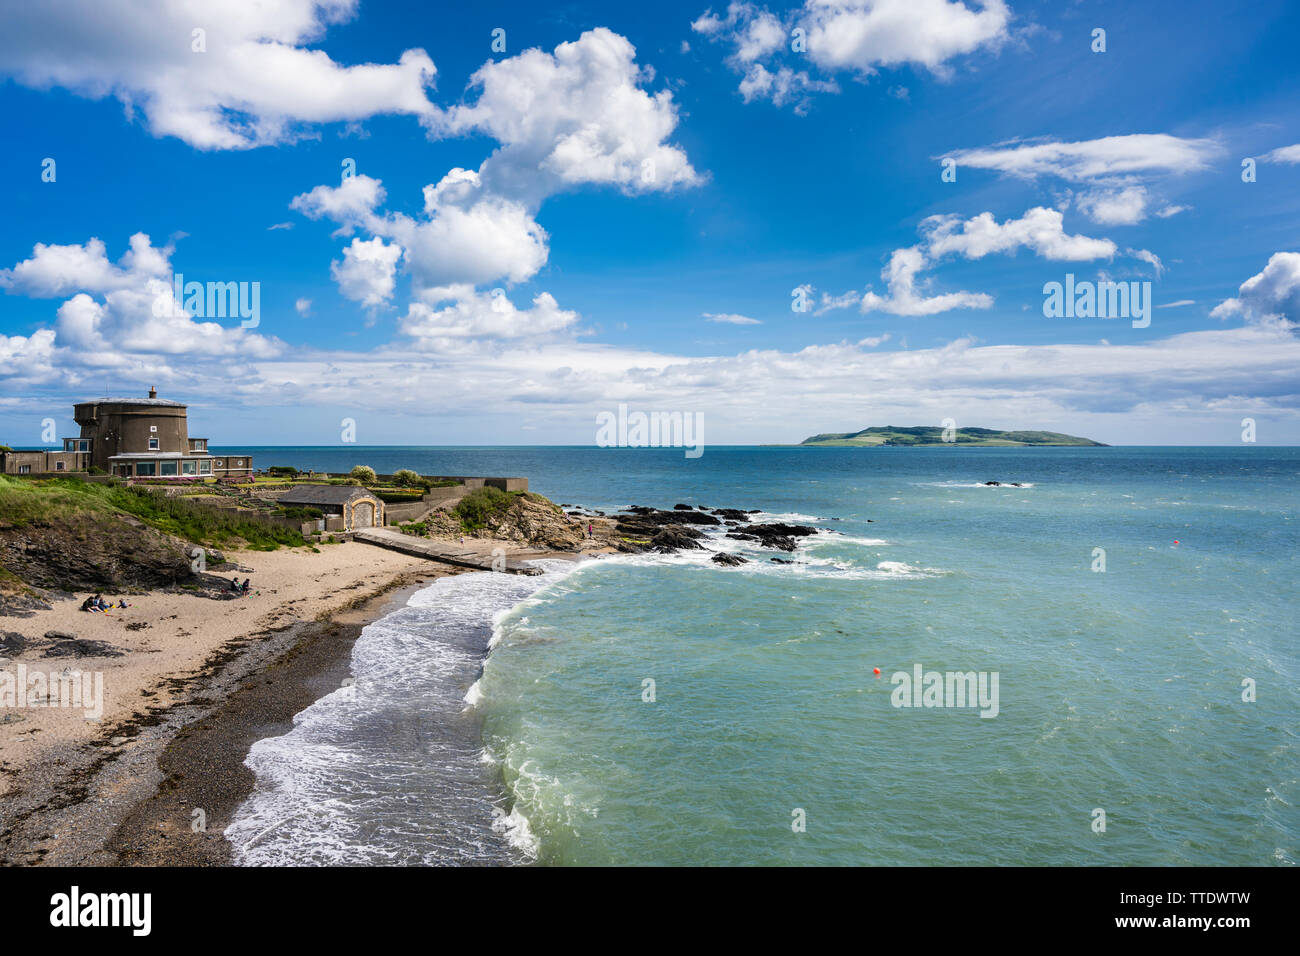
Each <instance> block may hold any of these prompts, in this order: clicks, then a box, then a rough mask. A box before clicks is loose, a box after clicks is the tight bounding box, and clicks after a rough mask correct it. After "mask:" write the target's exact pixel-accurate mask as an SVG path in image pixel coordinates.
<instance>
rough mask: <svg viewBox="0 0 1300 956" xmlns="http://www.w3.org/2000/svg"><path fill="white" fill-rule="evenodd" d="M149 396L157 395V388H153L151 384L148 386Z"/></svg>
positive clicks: (154, 396)
mask: <svg viewBox="0 0 1300 956" xmlns="http://www.w3.org/2000/svg"><path fill="white" fill-rule="evenodd" d="M149 397H150V398H157V397H158V389H156V388H154V387H153V386H152V385H150V386H149Z"/></svg>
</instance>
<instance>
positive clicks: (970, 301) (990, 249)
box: [824, 206, 1160, 316]
mask: <svg viewBox="0 0 1300 956" xmlns="http://www.w3.org/2000/svg"><path fill="white" fill-rule="evenodd" d="M920 232H921V235H922V242H921V243H920V244H918V245H915V246H911V247H909V248H906V249H895V250H894V252H893V254H892V255H891V256H890V259H889V263H888V264H887V265H886V266H885V268H884V270H882V272H881V278H882V279H884V280H885V284H886V286H887V287H888V290H889V291H888V294H887V295H884V296H882V295H879V294H877V293H875V292H870V291H868V292H867V293H866V294H865V295H863V296H862V300H861V304H860V309H861V310H862V311H863V312H875V311H880V312H890V313H893V314H894V315H910V316H918V315H935V314H936V313H939V312H947V311H950V310H952V309H987V308H990V307H992V305H993V297H992V296H990V295H987V294H985V293H982V292H950V293H944V294H938V295H932V296H930V295H926V294H925V292H924V286H925V283H920V284H918V281H917V275H918V274H919V273H920V272H922V271H923V270H925V269H929V268H931V267H933V266H934V265H935V264H936V263H937V262H939V261H940V260H941V259H943V258H944V257H945V256H961V257H963V258H965V259H983V258H984V257H985V256H989V255H993V254H1014V253H1015V252H1017V251H1018V250H1019V249H1022V248H1024V249H1029V250H1030V251H1032V252H1033V253H1034V254H1035V255H1037V256H1039V257H1041V258H1043V259H1049V260H1052V261H1055V262H1088V261H1092V260H1095V259H1110V258H1112V257H1114V255H1115V254H1116V253H1117V252H1118V248H1117V247H1116V245H1115V243H1113V242H1111V241H1110V240H1109V239H1094V238H1091V237H1090V236H1084V235H1070V234H1069V233H1067V232H1066V231H1065V228H1064V220H1063V216H1062V214H1061V212H1060V210H1057V209H1047V208H1045V207H1042V206H1035V207H1034V208H1032V209H1029V210H1026V211H1025V214H1024V215H1023V216H1021V217H1020V218H1019V219H1008V220H1006V221H1005V222H1001V223H999V222H998V221H997V219H996V218H994V216H993V214H992V213H991V212H983V213H980V214H979V215H978V216H973V217H971V218H970V219H965V220H963V219H962V218H961V217H960V216H957V215H939V216H929V217H927V218H926V219H924V220H922V222H921V226H920ZM1128 254H1129V255H1131V256H1133V257H1134V258H1137V259H1142V260H1143V261H1146V262H1150V263H1151V264H1152V265H1154V266H1155V267H1156V269H1157V271H1159V269H1160V260H1159V259H1158V258H1156V257H1155V255H1154V254H1152V253H1150V252H1148V251H1147V250H1145V249H1138V250H1133V249H1130V250H1128ZM824 298H825V297H824Z"/></svg>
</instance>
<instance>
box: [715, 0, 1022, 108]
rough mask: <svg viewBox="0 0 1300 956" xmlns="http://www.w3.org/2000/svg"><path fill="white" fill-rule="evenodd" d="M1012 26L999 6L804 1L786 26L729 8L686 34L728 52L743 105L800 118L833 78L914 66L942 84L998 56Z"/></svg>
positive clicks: (996, 0)
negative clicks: (979, 58)
mask: <svg viewBox="0 0 1300 956" xmlns="http://www.w3.org/2000/svg"><path fill="white" fill-rule="evenodd" d="M1010 22H1011V11H1010V10H1009V9H1008V7H1007V5H1006V4H1005V3H1004V2H1003V0H969V2H962V0H806V2H805V3H804V5H803V7H802V8H801V9H799V10H796V11H793V12H791V13H790V14H788V15H787V16H785V17H784V18H781V17H778V16H776V15H775V14H773V13H772V12H771V11H769V10H768V9H767V8H766V7H760V6H758V5H757V4H754V3H749V2H734V3H731V4H729V5H728V6H727V9H726V12H725V14H717V13H714V12H713V11H712V10H708V11H706V12H705V13H704V14H702V15H701V16H700V17H698V18H697V19H696V20H695V21H694V22H693V23H692V24H691V29H692V30H694V31H695V32H696V33H698V34H700V35H701V36H704V37H707V38H708V39H709V40H711V41H714V42H721V43H725V44H727V45H728V46H730V47H731V52H730V53H729V54H728V56H727V60H726V62H727V65H728V66H730V67H731V68H732V69H733V70H735V71H736V72H737V73H740V74H741V75H742V79H741V83H740V92H741V95H742V96H743V97H744V99H745V102H747V103H748V102H750V101H751V100H754V99H770V100H772V102H773V104H774V105H776V106H782V105H784V104H786V103H791V102H793V103H795V104H796V106H795V109H796V112H804V111H806V110H807V108H808V105H809V98H808V96H807V95H806V94H807V93H810V92H837V91H838V90H839V86H838V84H837V83H836V82H835V79H834V78H835V75H836V74H837V73H849V74H851V75H854V76H857V77H865V76H871V75H874V74H875V73H877V72H878V71H879V70H881V69H890V68H896V67H901V66H904V65H913V66H919V67H922V68H924V69H927V70H929V71H930V72H931V73H934V74H935V75H937V76H940V77H948V76H949V75H951V73H952V66H951V63H952V61H953V60H954V59H955V58H957V57H960V56H963V55H966V54H970V53H974V52H975V51H977V50H981V49H983V50H989V51H995V50H997V49H998V48H999V47H1000V46H1001V45H1002V43H1004V42H1005V41H1006V40H1007V39H1008V37H1009V35H1010V34H1009V26H1010ZM778 54H780V56H781V57H784V58H786V59H787V60H789V59H796V60H797V61H798V62H809V61H810V62H811V63H812V64H813V65H814V66H815V67H816V68H817V69H818V70H820V71H821V72H822V74H824V76H825V78H824V79H823V78H815V77H811V76H810V74H809V71H807V70H806V69H800V68H799V67H798V66H790V65H788V63H784V62H777V56H778ZM903 93H904V95H905V94H906V90H903ZM891 95H896V94H893V93H892V91H891Z"/></svg>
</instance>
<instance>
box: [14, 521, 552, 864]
mask: <svg viewBox="0 0 1300 956" xmlns="http://www.w3.org/2000/svg"><path fill="white" fill-rule="evenodd" d="M529 556H530V557H531V556H532V555H531V554H530V555H529ZM230 557H231V558H232V559H233V560H234V561H236V562H237V563H238V564H239V565H240V566H241V567H244V568H251V569H252V570H253V573H254V575H255V576H256V578H257V580H258V582H259V584H258V585H255V592H254V594H253V595H252V596H250V597H249V598H247V599H244V600H242V601H240V602H225V601H215V600H213V599H212V598H210V597H206V596H201V595H191V594H176V593H166V592H163V593H158V592H155V593H150V594H144V595H126V597H127V598H128V601H129V603H130V604H131V607H130V608H129V609H125V610H120V611H118V612H115V614H110V615H98V614H94V615H92V614H85V613H81V612H79V611H78V610H77V608H78V607H79V603H80V602H79V600H78V599H76V598H70V599H68V600H62V601H56V602H55V603H54V605H53V606H52V607H51V608H50V609H49V610H44V611H37V612H36V613H35V614H33V615H32V616H30V617H28V618H13V617H8V618H4V619H0V629H3V630H5V631H6V632H7V633H8V634H9V635H10V638H11V642H12V639H13V636H14V635H22V636H23V637H24V638H25V639H26V640H27V641H28V646H27V647H26V648H24V649H23V650H22V651H21V653H18V654H16V655H11V656H8V657H5V658H3V659H2V660H0V667H3V668H6V669H8V670H10V671H13V670H14V669H15V668H16V667H17V666H19V665H23V666H25V667H26V668H28V669H30V670H37V669H39V668H42V667H45V668H48V669H49V670H50V671H51V674H52V675H53V673H54V671H55V669H56V668H57V669H62V670H65V671H66V669H67V668H69V666H71V667H74V668H78V669H80V670H82V671H92V670H94V671H98V672H100V673H102V674H103V676H104V685H105V693H104V701H103V715H102V717H101V718H100V719H99V720H87V719H85V718H84V716H83V714H82V712H81V711H76V710H70V709H66V708H64V709H54V708H43V709H21V710H15V711H13V712H12V713H10V712H8V711H7V712H6V716H7V717H9V719H10V722H9V723H6V724H5V725H4V727H3V731H2V732H0V772H2V773H3V780H2V785H3V788H4V789H3V795H2V796H0V864H3V865H20V866H23V865H28V866H30V865H99V866H116V865H145V866H151V865H199V866H212V865H225V864H229V863H230V862H231V860H230V846H229V844H228V843H227V842H226V840H225V838H224V837H223V836H222V831H223V830H224V828H225V825H226V823H227V822H228V820H229V817H230V814H231V813H232V812H233V811H234V809H235V808H236V807H237V806H238V805H239V803H240V802H241V801H242V800H243V798H244V797H245V796H247V794H248V793H249V792H251V789H252V787H253V785H254V783H255V780H254V777H253V774H252V772H251V771H250V770H248V769H247V768H246V767H245V766H244V764H243V761H244V758H245V757H246V756H247V753H248V750H249V747H250V746H251V745H252V744H253V743H254V742H255V741H256V740H259V739H261V738H264V737H268V736H276V735H278V734H282V733H284V732H286V731H287V730H288V729H289V728H290V727H291V726H292V720H293V716H294V715H295V714H296V713H298V712H299V711H301V710H302V709H304V708H306V707H307V706H309V705H310V704H311V703H313V702H314V701H315V700H318V699H319V698H320V697H322V696H325V695H326V694H328V693H330V692H331V691H332V690H334V689H336V688H337V687H339V686H341V685H342V682H343V681H344V679H346V677H347V676H348V673H349V667H348V665H349V661H350V656H351V648H352V645H353V643H354V642H355V641H356V639H357V637H358V636H359V635H360V633H361V631H362V628H363V627H364V626H365V625H366V624H367V623H370V622H371V621H373V620H377V619H379V618H380V617H382V616H384V615H385V614H387V613H389V611H391V610H393V609H394V608H396V607H400V606H401V605H403V604H405V602H406V600H407V599H408V598H409V596H410V594H412V593H414V591H416V590H418V589H420V588H423V587H426V586H428V585H429V584H430V583H432V582H433V581H434V580H436V579H438V578H441V577H445V576H449V575H455V574H460V573H466V572H464V571H463V570H462V569H459V568H454V567H449V566H446V565H441V564H437V563H435V562H432V561H428V560H425V559H423V558H416V557H410V556H407V555H401V554H397V553H394V552H390V551H385V550H382V549H379V548H374V547H370V546H367V545H364V544H359V543H348V544H341V545H333V546H329V547H328V548H324V549H321V550H320V551H319V552H317V553H311V552H305V551H301V550H297V551H294V552H285V551H281V552H270V553H263V552H239V553H236V554H232V555H230ZM264 581H266V582H267V584H266V585H265V586H263V584H262V583H261V582H264ZM272 582H273V586H272ZM326 582H328V583H326ZM322 585H324V586H323V587H322ZM258 590H261V593H257V592H258ZM265 598H271V600H269V601H268V600H264V599H265ZM163 612H170V613H163ZM142 622H143V623H145V624H147V625H148V626H147V627H140V626H139V625H140V624H141V623H142ZM132 625H135V627H134V628H132ZM52 631H53V632H60V631H61V632H63V633H68V632H71V633H74V634H76V636H77V637H78V638H79V639H86V640H98V641H103V642H104V643H105V644H108V645H111V647H112V648H113V649H114V651H115V652H117V653H118V654H119V656H112V657H110V656H84V657H79V658H77V659H76V660H75V661H72V662H69V661H68V660H67V658H59V659H55V660H49V661H47V660H46V659H45V658H43V657H41V656H39V652H40V651H41V650H42V649H44V650H45V651H46V652H47V653H48V644H49V642H48V641H43V640H42V636H43V635H45V634H46V633H49V632H52ZM140 635H149V637H141V636H140ZM162 641H165V642H166V647H165V648H159V647H157V646H155V645H156V644H157V643H160V642H162Z"/></svg>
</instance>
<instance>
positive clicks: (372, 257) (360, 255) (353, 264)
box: [330, 236, 402, 308]
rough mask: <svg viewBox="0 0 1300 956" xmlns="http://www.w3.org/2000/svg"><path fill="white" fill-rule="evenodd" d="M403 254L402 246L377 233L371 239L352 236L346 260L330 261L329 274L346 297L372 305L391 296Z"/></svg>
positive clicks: (346, 251) (347, 248)
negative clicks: (389, 241) (364, 239)
mask: <svg viewBox="0 0 1300 956" xmlns="http://www.w3.org/2000/svg"><path fill="white" fill-rule="evenodd" d="M401 257H402V247H401V246H398V245H396V244H393V245H389V244H386V243H385V242H384V240H383V239H380V238H379V237H378V236H376V237H375V238H374V239H370V240H368V241H363V240H361V239H353V240H352V244H351V245H349V246H347V247H346V248H345V249H344V250H343V261H341V262H340V261H339V260H337V259H336V260H334V262H332V263H330V275H331V276H332V277H333V279H334V281H335V282H337V283H338V284H339V291H340V292H342V293H343V294H344V295H345V296H347V297H348V298H349V299H352V300H353V301H354V302H360V303H361V304H362V305H364V306H366V307H368V308H373V307H375V306H379V305H383V304H384V303H385V302H387V301H388V300H389V299H391V298H392V296H393V288H394V286H395V285H396V277H397V260H398V259H400V258H401Z"/></svg>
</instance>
